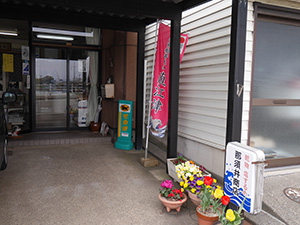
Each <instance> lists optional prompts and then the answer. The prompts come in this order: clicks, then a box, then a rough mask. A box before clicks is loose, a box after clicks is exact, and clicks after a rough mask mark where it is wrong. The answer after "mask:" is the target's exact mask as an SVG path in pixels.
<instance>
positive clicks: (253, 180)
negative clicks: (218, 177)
mask: <svg viewBox="0 0 300 225" xmlns="http://www.w3.org/2000/svg"><path fill="white" fill-rule="evenodd" d="M265 165H266V161H265V154H264V152H263V151H262V150H259V149H256V148H253V147H250V146H247V145H243V144H241V143H238V142H230V143H228V145H227V147H226V166H225V180H224V193H225V195H227V196H229V197H230V202H231V203H233V204H234V205H236V206H240V205H241V203H242V201H243V200H244V198H246V200H245V203H244V205H243V208H244V210H245V211H246V212H248V213H251V214H257V213H259V212H260V211H261V209H262V198H263V183H264V177H263V174H264V168H265Z"/></svg>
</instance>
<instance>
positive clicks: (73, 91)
mask: <svg viewBox="0 0 300 225" xmlns="http://www.w3.org/2000/svg"><path fill="white" fill-rule="evenodd" d="M89 64H90V63H89V56H88V52H87V51H84V50H74V49H72V50H71V51H70V61H69V93H68V95H69V121H70V122H69V126H70V127H78V126H79V127H81V126H84V124H85V120H86V117H85V116H86V112H87V99H88V94H89V93H88V90H89V89H88V88H89V83H88V81H89V79H88V74H89V68H90V66H89ZM78 106H79V107H78Z"/></svg>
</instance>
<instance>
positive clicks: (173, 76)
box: [167, 14, 181, 158]
mask: <svg viewBox="0 0 300 225" xmlns="http://www.w3.org/2000/svg"><path fill="white" fill-rule="evenodd" d="M180 26H181V14H179V15H178V17H177V19H173V20H171V46H170V47H171V52H170V80H169V115H168V147H167V158H175V157H177V131H178V96H179V61H180Z"/></svg>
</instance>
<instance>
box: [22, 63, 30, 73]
mask: <svg viewBox="0 0 300 225" xmlns="http://www.w3.org/2000/svg"><path fill="white" fill-rule="evenodd" d="M22 72H23V75H29V63H28V62H23V66H22Z"/></svg>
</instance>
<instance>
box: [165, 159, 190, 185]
mask: <svg viewBox="0 0 300 225" xmlns="http://www.w3.org/2000/svg"><path fill="white" fill-rule="evenodd" d="M186 161H187V160H186V159H185V158H184V157H183V156H182V154H179V155H178V156H177V158H171V159H167V166H168V174H169V176H170V177H172V178H173V179H174V180H176V181H177V182H180V180H179V179H178V178H177V175H176V168H175V167H176V166H177V165H178V164H181V163H185V162H186Z"/></svg>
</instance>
